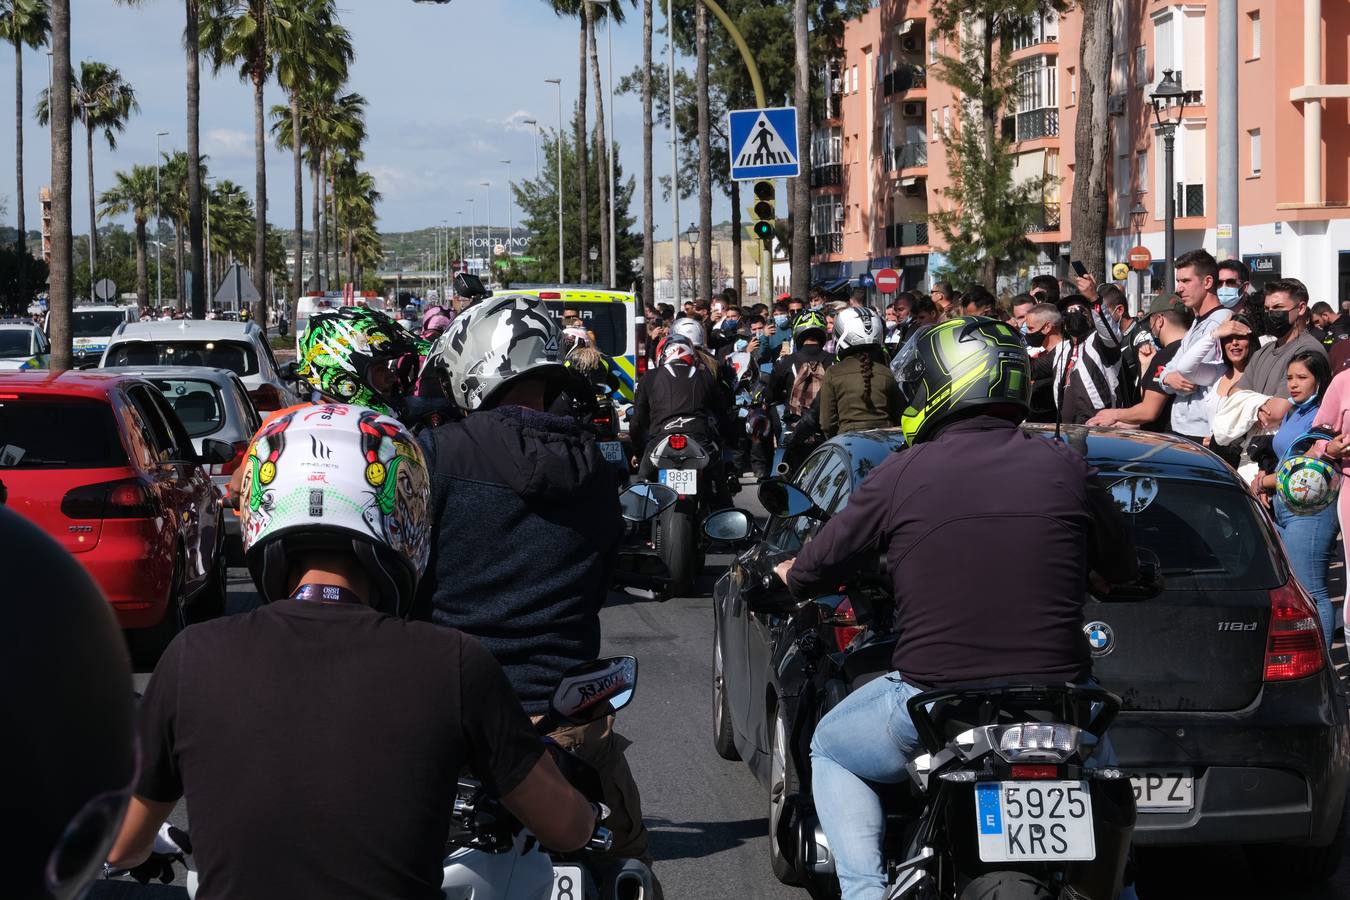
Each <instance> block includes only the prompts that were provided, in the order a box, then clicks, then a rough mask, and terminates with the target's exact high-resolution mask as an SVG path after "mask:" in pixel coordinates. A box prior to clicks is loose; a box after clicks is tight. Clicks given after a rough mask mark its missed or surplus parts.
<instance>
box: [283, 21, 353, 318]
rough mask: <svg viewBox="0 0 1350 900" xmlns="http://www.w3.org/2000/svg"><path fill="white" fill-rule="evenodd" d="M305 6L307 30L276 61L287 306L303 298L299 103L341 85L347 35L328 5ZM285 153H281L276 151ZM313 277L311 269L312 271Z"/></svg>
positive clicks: (348, 58)
mask: <svg viewBox="0 0 1350 900" xmlns="http://www.w3.org/2000/svg"><path fill="white" fill-rule="evenodd" d="M306 2H308V3H309V5H310V7H311V8H310V10H309V12H308V18H310V19H311V20H312V21H313V22H314V23H315V24H314V26H313V27H311V28H306V29H302V30H299V31H298V32H292V35H291V36H292V37H298V40H295V41H293V42H292V45H291V46H288V47H286V48H285V49H284V50H283V52H282V53H280V54H279V56H278V58H277V81H279V82H280V83H281V85H282V87H284V88H285V89H286V92H287V94H288V95H289V98H290V108H289V116H290V127H289V129H287V132H288V134H287V137H288V138H289V143H290V150H291V152H292V154H293V156H294V162H295V182H294V190H295V238H296V253H295V258H296V264H295V269H294V270H293V271H292V272H291V295H292V301H294V300H295V299H296V298H299V296H300V295H301V293H303V289H304V285H303V283H302V281H303V278H304V268H305V266H304V261H305V161H304V143H305V141H304V138H305V135H304V123H303V121H302V109H301V107H302V102H301V99H302V97H303V96H304V95H305V93H306V92H307V91H311V90H313V89H314V88H315V87H316V86H326V85H329V84H341V83H342V82H343V81H345V80H346V78H347V67H348V65H349V64H350V63H351V61H352V59H353V56H354V51H353V50H352V40H351V33H350V32H348V31H347V29H346V28H344V27H342V25H340V24H338V22H337V20H336V18H335V15H336V13H335V10H334V6H333V2H332V0H306ZM272 117H273V126H272V131H273V136H274V137H277V138H278V140H280V136H279V135H278V134H277V125H276V109H275V108H273V110H272ZM282 149H285V148H282ZM316 271H317V267H316Z"/></svg>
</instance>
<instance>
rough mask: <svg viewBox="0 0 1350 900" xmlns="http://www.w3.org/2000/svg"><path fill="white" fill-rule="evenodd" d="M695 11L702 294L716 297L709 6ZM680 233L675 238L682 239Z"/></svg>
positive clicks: (700, 281)
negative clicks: (713, 248) (709, 113)
mask: <svg viewBox="0 0 1350 900" xmlns="http://www.w3.org/2000/svg"><path fill="white" fill-rule="evenodd" d="M694 8H695V14H694V42H695V45H696V48H697V49H696V51H695V52H696V54H697V55H696V59H695V65H694V92H695V94H696V95H697V98H696V99H697V105H698V259H697V268H696V272H697V278H698V281H697V288H696V290H697V291H698V296H699V297H702V298H704V299H709V300H710V299H712V293H713V290H712V132H711V128H712V122H711V120H710V119H709V116H708V9H707V7H705V6H704V5H703V4H702V3H699V4H697V5H696V6H695V7H694ZM679 237H680V236H679V235H678V234H677V235H675V239H676V240H679Z"/></svg>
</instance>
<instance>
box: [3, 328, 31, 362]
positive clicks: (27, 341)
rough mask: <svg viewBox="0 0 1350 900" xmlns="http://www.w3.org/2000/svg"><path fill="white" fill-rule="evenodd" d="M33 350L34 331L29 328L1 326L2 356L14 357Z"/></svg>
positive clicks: (26, 354)
mask: <svg viewBox="0 0 1350 900" xmlns="http://www.w3.org/2000/svg"><path fill="white" fill-rule="evenodd" d="M32 352H33V333H32V332H31V331H30V330H28V329H27V328H0V357H3V358H5V359H14V358H15V357H19V356H30V355H31V354H32Z"/></svg>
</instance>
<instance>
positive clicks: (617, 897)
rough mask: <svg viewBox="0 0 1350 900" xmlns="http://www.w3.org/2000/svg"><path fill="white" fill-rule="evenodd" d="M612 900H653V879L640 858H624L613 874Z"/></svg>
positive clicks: (654, 885) (654, 887) (654, 892)
mask: <svg viewBox="0 0 1350 900" xmlns="http://www.w3.org/2000/svg"><path fill="white" fill-rule="evenodd" d="M611 896H612V897H613V900H654V898H655V897H656V884H655V879H654V878H653V877H652V872H651V870H650V869H648V868H647V867H646V866H645V865H643V863H642V861H641V860H636V859H626V860H624V862H623V865H622V866H621V867H620V868H619V871H618V872H616V873H615V875H614V890H613V893H612V895H611Z"/></svg>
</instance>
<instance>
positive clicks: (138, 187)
mask: <svg viewBox="0 0 1350 900" xmlns="http://www.w3.org/2000/svg"><path fill="white" fill-rule="evenodd" d="M115 178H116V182H115V183H114V184H113V186H112V187H111V188H109V189H108V190H106V191H104V192H103V194H102V195H101V196H100V197H99V198H98V202H99V205H100V206H102V207H103V209H102V212H101V213H100V215H102V216H103V218H105V219H106V218H111V217H113V216H125V215H127V214H128V213H130V215H131V218H132V219H133V220H134V221H135V223H136V302H137V304H139V305H140V306H148V305H149V303H150V281H149V278H148V276H147V275H146V223H148V222H149V221H150V217H151V216H153V215H154V214H155V170H154V169H153V168H152V167H151V166H132V167H131V171H130V172H118V173H117V174H116V176H115Z"/></svg>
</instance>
